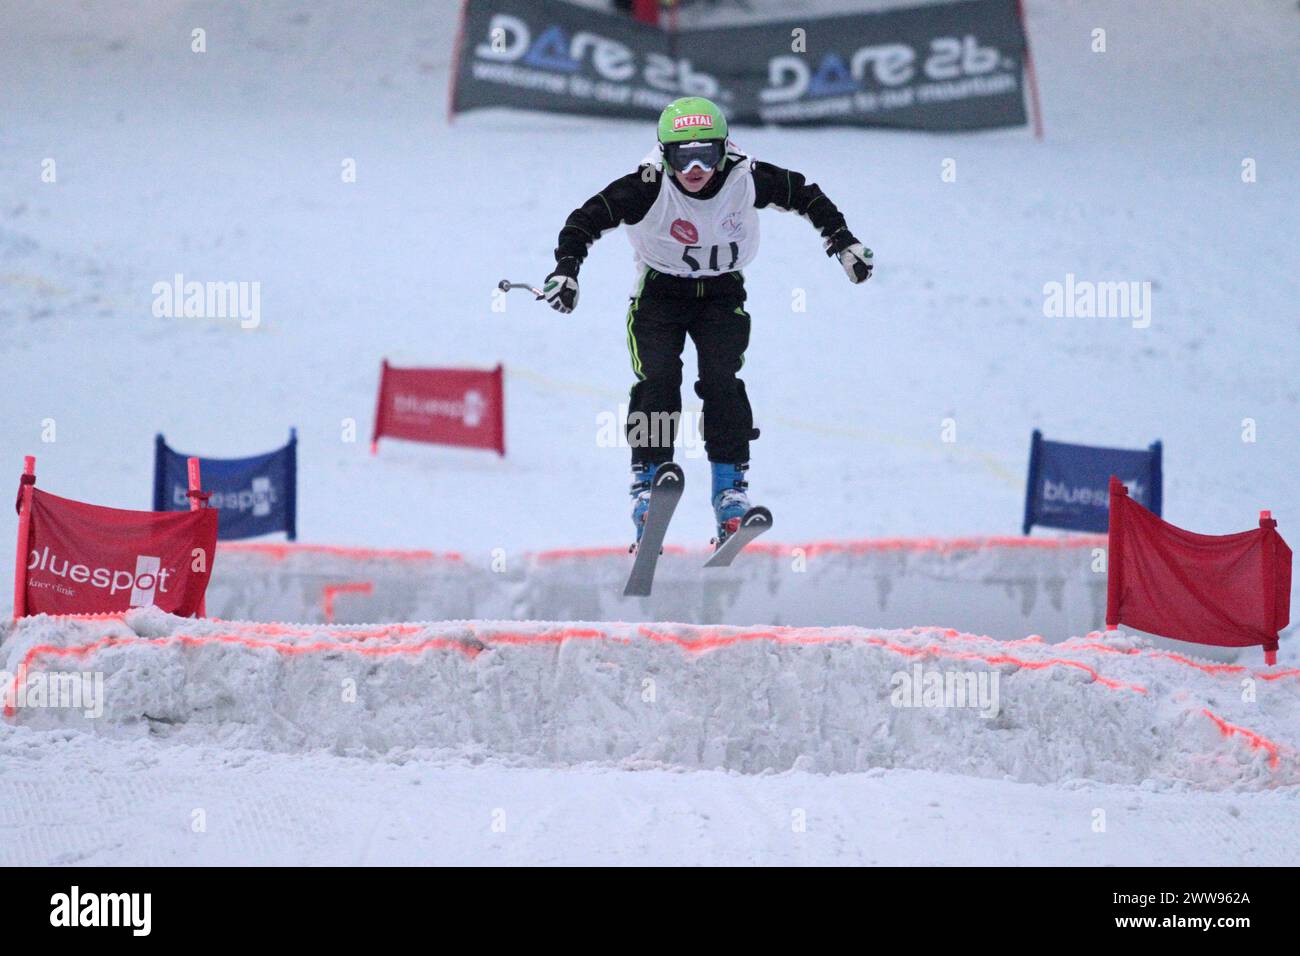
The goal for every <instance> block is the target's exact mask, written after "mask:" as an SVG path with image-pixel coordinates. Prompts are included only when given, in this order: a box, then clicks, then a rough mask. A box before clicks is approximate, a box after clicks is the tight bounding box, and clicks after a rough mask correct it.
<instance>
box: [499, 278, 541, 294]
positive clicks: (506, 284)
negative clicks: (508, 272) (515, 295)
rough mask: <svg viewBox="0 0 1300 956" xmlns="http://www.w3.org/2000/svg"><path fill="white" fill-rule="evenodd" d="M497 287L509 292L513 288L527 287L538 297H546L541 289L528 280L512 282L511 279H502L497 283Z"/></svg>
mask: <svg viewBox="0 0 1300 956" xmlns="http://www.w3.org/2000/svg"><path fill="white" fill-rule="evenodd" d="M497 288H498V289H500V290H501V291H502V292H509V291H510V290H511V289H527V290H528V291H529V292H531V293H532V294H533V295H534V296H535V297H536V298H538V299H541V298H544V296H543V295H542V290H541V289H539V288H537V287H536V286H531V285H529V284H528V283H527V282H511V281H510V280H509V279H502V280H501V281H500V282H498V283H497Z"/></svg>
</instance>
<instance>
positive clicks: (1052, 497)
mask: <svg viewBox="0 0 1300 956" xmlns="http://www.w3.org/2000/svg"><path fill="white" fill-rule="evenodd" d="M1161 451H1162V449H1161V444H1160V442H1158V441H1157V442H1153V443H1152V444H1151V446H1150V447H1149V448H1148V449H1146V450H1145V451H1140V450H1130V449H1125V448H1095V447H1093V446H1091V445H1069V444H1066V443H1065V442H1059V441H1047V440H1046V439H1045V438H1043V433H1042V432H1040V431H1038V430H1037V429H1035V430H1034V434H1033V438H1032V440H1031V442H1030V447H1029V480H1028V487H1027V489H1026V492H1025V521H1024V533H1025V534H1029V529H1030V528H1032V527H1033V526H1034V525H1041V526H1043V527H1047V528H1065V529H1067V530H1070V531H1095V532H1098V533H1105V532H1106V530H1107V527H1108V522H1109V520H1110V478H1111V476H1112V475H1114V476H1116V477H1118V478H1119V480H1120V482H1122V483H1123V485H1124V487H1125V488H1127V489H1128V494H1129V495H1130V497H1131V499H1132V500H1133V501H1136V502H1137V503H1138V504H1140V505H1142V506H1143V507H1144V508H1146V509H1148V510H1149V511H1151V512H1152V513H1153V514H1155V515H1156V516H1157V517H1159V515H1160V509H1161V492H1162V490H1161V484H1162V482H1163V475H1162V464H1161Z"/></svg>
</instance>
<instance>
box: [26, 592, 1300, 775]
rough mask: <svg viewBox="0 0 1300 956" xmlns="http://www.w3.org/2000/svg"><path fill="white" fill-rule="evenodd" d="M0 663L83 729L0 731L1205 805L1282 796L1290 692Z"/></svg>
mask: <svg viewBox="0 0 1300 956" xmlns="http://www.w3.org/2000/svg"><path fill="white" fill-rule="evenodd" d="M2 647H3V661H4V666H5V669H6V670H7V671H8V672H9V673H10V674H12V675H16V676H15V680H16V681H26V682H28V683H30V681H31V679H32V676H33V675H36V674H42V673H45V674H49V673H56V672H58V673H66V672H85V673H91V674H93V673H99V674H102V675H103V713H102V716H100V717H98V718H93V717H87V716H85V714H84V713H83V711H82V710H78V709H74V708H68V707H64V708H52V707H42V708H34V707H25V708H24V707H17V708H11V709H10V711H9V713H8V721H9V722H11V723H16V724H20V725H24V726H27V727H29V728H31V729H33V730H55V729H69V728H72V727H77V728H79V729H81V730H84V731H88V732H90V733H92V734H100V735H107V736H110V737H115V738H128V739H146V738H148V739H161V740H167V741H174V742H177V743H196V744H209V745H210V744H216V745H219V746H222V747H232V748H252V749H258V750H269V751H273V752H297V751H304V750H322V751H326V752H330V753H335V754H341V755H349V756H360V757H391V756H392V755H394V754H401V753H414V754H421V753H425V754H427V753H430V752H435V753H450V754H456V755H460V756H467V757H469V758H471V759H480V758H482V759H486V758H489V757H490V758H503V759H505V760H507V761H508V762H511V763H516V764H518V765H520V766H532V767H571V766H574V765H579V764H585V763H598V764H606V765H615V766H624V767H666V768H686V769H725V770H730V771H737V772H741V773H747V774H748V773H762V772H765V771H784V770H789V769H800V770H806V771H812V772H848V771H865V770H868V769H871V768H908V769H915V770H932V771H939V772H944V773H957V774H965V775H973V776H979V777H986V778H995V779H1005V780H1014V781H1021V782H1028V783H1052V784H1067V785H1068V784H1071V783H1076V782H1082V781H1093V782H1099V783H1118V784H1142V785H1146V786H1157V787H1160V788H1186V787H1190V788H1194V789H1206V790H1260V789H1270V788H1275V787H1285V786H1291V785H1294V784H1295V783H1296V782H1297V781H1298V780H1300V767H1298V765H1297V762H1296V755H1295V752H1294V751H1293V749H1292V745H1293V744H1294V739H1293V738H1294V732H1295V728H1296V727H1297V725H1298V724H1300V721H1297V713H1298V710H1300V708H1298V707H1297V701H1300V696H1298V695H1300V669H1296V668H1294V667H1290V666H1283V667H1275V668H1271V669H1264V668H1262V667H1252V666H1250V665H1246V664H1236V665H1228V664H1216V663H1210V662H1206V661H1202V660H1197V659H1193V658H1190V657H1186V656H1183V655H1179V654H1173V653H1170V652H1168V651H1164V650H1160V649H1157V648H1154V647H1152V646H1150V645H1149V644H1148V643H1146V642H1145V641H1143V640H1141V639H1138V638H1133V637H1124V636H1110V637H1108V638H1107V637H1103V635H1100V634H1090V635H1087V636H1085V637H1080V638H1074V639H1070V640H1067V641H1065V642H1062V643H1058V644H1048V643H1046V642H1044V641H1042V640H1041V639H1038V638H1027V639H1023V640H1019V641H1014V642H1001V641H995V640H992V639H990V638H987V637H982V636H978V635H972V634H967V633H962V632H959V631H955V630H946V629H931V628H912V629H908V630H867V629H862V628H782V627H767V628H732V627H698V626H690V625H680V624H678V625H668V624H654V625H638V624H621V623H620V624H596V623H581V622H574V623H564V624H558V623H519V622H488V621H477V622H470V621H458V622H443V623H422V624H396V625H373V626H361V627H356V626H320V625H273V624H255V623H241V622H231V621H221V620H209V621H195V620H187V619H180V618H173V617H169V616H167V615H164V614H162V613H161V612H158V611H157V610H156V609H141V610H136V611H132V612H130V613H128V614H126V615H124V616H122V617H105V618H95V619H71V618H50V617H44V616H42V617H36V618H30V619H26V620H24V621H22V622H21V623H19V624H17V625H15V626H13V628H12V630H11V631H10V633H8V634H7V635H6V637H5V639H4V642H3V645H2ZM900 673H901V674H907V675H908V676H909V679H910V678H914V677H917V676H924V675H928V674H930V673H938V674H941V675H946V674H958V675H975V679H977V680H983V681H985V684H984V686H985V687H994V688H996V698H994V699H993V700H992V703H993V706H992V707H990V706H988V704H989V703H990V701H989V699H987V698H986V699H985V700H984V706H982V707H976V706H964V707H963V706H948V707H938V706H899V705H898V703H899V702H898V701H897V700H895V699H891V698H892V695H894V693H895V691H896V688H897V687H898V685H899V680H900V678H899V676H898V675H899V674H900ZM980 675H983V676H982V677H981V676H980ZM994 678H995V679H996V683H995V684H994V683H993V680H994ZM1247 686H1249V687H1250V688H1251V690H1252V694H1250V695H1247V694H1244V693H1243V688H1244V687H1247ZM1246 697H1251V698H1252V699H1249V700H1247V699H1244V698H1246ZM909 700H912V702H913V703H915V699H911V698H909ZM993 711H996V713H994V714H993V715H992V716H990V715H989V713H990V712H993Z"/></svg>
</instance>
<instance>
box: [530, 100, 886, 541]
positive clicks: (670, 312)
mask: <svg viewBox="0 0 1300 956" xmlns="http://www.w3.org/2000/svg"><path fill="white" fill-rule="evenodd" d="M666 173H667V174H669V175H665V174H666ZM766 206H776V207H777V208H779V209H785V210H790V211H793V212H797V213H798V214H799V215H801V216H803V217H804V218H806V219H808V220H809V221H810V222H811V223H812V224H813V226H814V227H816V228H817V229H818V231H820V233H821V235H822V238H823V240H824V244H825V248H826V254H827V255H828V256H834V257H836V258H838V259H839V262H840V264H841V265H842V266H843V268H844V271H845V272H846V273H847V274H848V277H849V280H850V281H852V282H855V283H858V282H864V281H866V280H867V279H869V278H871V270H872V255H871V250H870V249H865V248H863V246H862V243H860V242H859V241H858V240H857V239H856V238H855V237H854V235H853V233H851V232H850V231H849V228H848V226H846V225H845V223H844V217H843V216H842V215H841V214H840V211H839V210H838V209H836V208H835V204H834V203H832V202H831V201H830V200H829V199H828V198H826V196H825V195H824V194H823V193H822V191H821V190H820V189H819V188H818V187H817V186H816V185H815V184H811V183H807V182H806V181H805V179H804V177H803V175H801V174H800V173H796V172H793V171H791V170H788V169H782V168H781V167H779V166H773V165H772V164H770V163H765V162H760V161H757V160H754V159H752V158H751V157H749V156H747V155H745V154H743V153H741V152H740V151H739V150H738V149H737V148H736V146H735V144H734V143H732V142H731V141H730V140H729V139H728V137H727V120H726V118H725V117H724V116H723V115H722V111H721V110H720V109H718V107H717V106H716V105H715V104H714V103H712V102H710V101H709V100H706V99H703V98H702V97H697V96H691V97H685V98H683V99H679V100H676V101H674V102H673V103H670V104H669V105H668V107H667V108H666V109H665V110H664V111H663V113H662V115H661V116H660V117H659V143H658V146H657V148H656V149H655V150H654V152H652V153H651V154H650V155H649V156H647V157H646V158H645V159H644V160H642V161H641V163H640V165H639V167H638V168H637V170H636V171H635V172H631V173H628V174H627V175H626V176H623V177H621V178H619V179H616V180H614V182H612V183H610V184H609V185H608V186H607V187H606V188H605V189H604V190H602V191H601V192H599V193H597V194H596V195H595V196H592V197H591V198H590V199H588V200H587V201H586V202H585V203H583V204H582V205H581V206H580V207H578V208H577V209H575V210H574V211H573V212H572V213H570V214H569V218H568V219H567V220H566V221H565V224H564V228H563V229H562V230H560V238H559V244H558V245H557V246H556V248H555V270H554V271H553V272H552V273H551V274H550V275H548V276H547V277H546V282H545V284H544V285H543V287H542V293H543V295H544V297H545V299H546V301H547V302H549V303H550V305H551V307H552V308H554V309H555V310H557V311H559V312H565V313H567V312H572V311H573V309H574V308H575V307H576V306H577V304H578V270H579V268H580V267H581V266H582V262H583V260H584V259H585V258H586V257H587V252H588V250H589V249H590V247H591V244H592V243H593V242H594V241H595V240H596V239H597V238H599V237H600V236H602V235H604V234H605V233H606V232H607V231H608V230H610V229H613V228H615V227H617V226H620V225H625V226H627V227H628V230H629V236H630V239H631V242H632V248H633V250H634V252H635V258H636V268H637V280H636V284H635V286H634V291H633V293H632V297H631V306H630V307H629V308H628V312H627V346H628V352H629V354H630V356H631V360H632V372H633V373H634V374H635V375H636V383H635V384H634V385H633V386H632V392H631V397H630V400H629V408H628V422H627V434H628V441H629V444H630V445H631V446H632V477H633V484H632V498H633V503H632V522H633V524H634V525H635V527H636V535H637V541H638V542H639V541H640V540H641V533H642V530H643V529H644V527H645V521H646V514H647V512H648V510H649V504H650V496H651V495H650V490H651V486H652V482H653V480H654V477H655V474H656V472H657V471H658V469H659V468H660V466H661V465H663V464H664V463H665V462H669V461H671V460H672V457H673V447H672V445H673V439H674V438H675V436H676V426H677V422H678V419H679V418H680V415H681V408H682V398H681V385H682V360H681V356H682V349H683V348H684V347H685V344H686V336H688V335H689V336H690V337H691V340H692V341H693V342H694V343H695V350H696V353H697V356H698V361H699V370H698V381H696V383H695V393H696V394H697V395H698V396H699V397H700V399H701V400H702V402H703V405H704V410H703V422H702V431H703V436H704V447H705V452H706V453H707V455H708V459H709V463H710V467H711V469H712V472H713V482H712V503H713V511H714V515H715V517H716V519H717V535H716V538H715V542H716V544H717V545H718V547H721V545H722V543H723V542H724V541H726V539H727V537H728V536H729V535H730V534H732V533H734V532H735V531H736V529H737V527H738V526H739V524H740V521H741V519H742V518H743V516H744V515H745V513H746V512H747V511H748V510H749V509H750V503H749V499H748V496H747V494H746V492H747V490H748V482H747V481H746V479H745V472H746V470H747V469H748V468H749V443H750V442H751V441H753V440H754V439H757V438H758V429H756V428H755V427H754V419H753V412H752V411H751V409H750V405H749V399H748V397H746V395H745V383H744V382H743V381H742V380H741V379H739V378H737V377H736V373H737V372H739V371H740V368H741V366H742V365H743V364H744V361H745V349H746V347H747V346H748V344H749V327H750V317H749V313H748V312H746V311H745V307H744V305H745V280H744V276H743V274H742V272H741V270H742V269H744V267H745V266H747V265H748V264H749V262H750V260H752V259H753V258H754V255H755V253H757V252H758V215H757V210H759V209H762V208H764V207H766ZM665 421H666V422H667V423H668V436H667V439H668V440H667V443H666V444H664V443H663V442H662V441H658V440H657V439H659V438H660V437H661V432H660V429H658V428H655V427H652V428H648V429H647V428H646V427H645V424H646V423H647V422H652V423H659V422H665ZM634 547H635V546H634Z"/></svg>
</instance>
